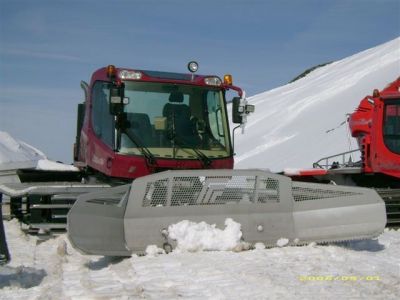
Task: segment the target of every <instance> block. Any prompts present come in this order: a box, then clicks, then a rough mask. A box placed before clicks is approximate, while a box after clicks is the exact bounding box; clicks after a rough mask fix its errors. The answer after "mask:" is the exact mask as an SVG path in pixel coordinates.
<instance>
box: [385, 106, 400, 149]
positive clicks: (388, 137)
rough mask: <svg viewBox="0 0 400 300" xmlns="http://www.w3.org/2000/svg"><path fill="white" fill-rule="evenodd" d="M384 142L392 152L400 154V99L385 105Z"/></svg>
mask: <svg viewBox="0 0 400 300" xmlns="http://www.w3.org/2000/svg"><path fill="white" fill-rule="evenodd" d="M383 140H384V142H385V145H386V147H387V148H388V149H389V150H390V151H392V152H394V153H397V154H400V99H396V100H391V101H387V102H386V104H385V115H384V120H383Z"/></svg>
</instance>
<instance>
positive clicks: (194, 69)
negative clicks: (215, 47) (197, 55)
mask: <svg viewBox="0 0 400 300" xmlns="http://www.w3.org/2000/svg"><path fill="white" fill-rule="evenodd" d="M187 67H188V69H189V71H190V72H191V73H195V72H197V70H198V69H199V64H198V63H197V62H195V61H191V62H189V63H188V66H187Z"/></svg>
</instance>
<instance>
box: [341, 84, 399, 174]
mask: <svg viewBox="0 0 400 300" xmlns="http://www.w3.org/2000/svg"><path fill="white" fill-rule="evenodd" d="M399 88H400V78H399V79H397V80H395V81H394V82H392V83H390V84H389V85H388V86H387V87H386V88H385V89H383V90H382V91H381V92H379V94H375V93H374V96H367V97H365V98H364V99H363V100H362V101H361V103H360V105H359V107H358V108H357V109H356V111H355V112H354V113H353V114H352V115H351V116H350V119H349V126H350V129H351V132H352V136H353V137H355V138H357V141H358V144H359V146H360V149H361V153H362V154H361V157H362V163H363V172H364V173H383V174H386V175H389V176H394V177H397V178H400V155H399V154H398V153H395V152H393V151H391V150H390V149H388V147H387V146H386V145H385V142H384V137H383V132H384V128H383V126H384V106H385V103H386V102H387V101H393V100H394V99H399V98H400V92H399ZM395 101H397V100H395ZM398 102H400V100H398Z"/></svg>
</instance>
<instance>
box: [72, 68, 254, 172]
mask: <svg viewBox="0 0 400 300" xmlns="http://www.w3.org/2000/svg"><path fill="white" fill-rule="evenodd" d="M197 69H198V65H197V63H195V62H191V63H189V70H190V71H191V74H179V73H167V72H158V71H144V70H132V69H126V68H116V67H114V66H112V65H110V66H108V67H105V68H101V69H99V70H97V71H96V72H95V73H94V74H93V76H92V79H91V82H90V85H87V84H85V83H83V85H82V86H83V87H84V88H85V95H86V96H87V99H86V106H85V107H86V108H85V114H84V117H82V116H81V117H78V120H80V122H81V124H78V138H77V144H76V146H75V155H74V156H75V165H77V166H78V167H81V168H82V167H85V168H89V169H91V170H95V171H96V172H99V173H101V174H104V175H106V176H108V177H111V178H122V179H133V178H138V177H141V176H145V175H148V174H151V173H156V172H160V171H164V170H169V169H232V168H233V147H232V144H231V138H230V131H229V122H228V115H227V109H226V99H225V92H226V91H227V90H228V89H233V90H236V91H238V93H239V96H240V97H237V98H235V103H237V104H238V105H237V109H236V110H235V112H236V113H235V118H236V121H237V122H238V123H244V122H245V116H244V115H246V114H248V113H250V112H251V111H252V110H254V109H251V106H250V105H245V104H243V103H244V101H245V100H244V99H242V98H243V97H242V95H243V93H242V91H241V89H240V88H238V87H235V86H233V85H232V77H231V76H230V75H227V76H225V80H224V81H222V80H221V79H220V78H219V77H217V76H200V75H195V74H194V72H195V71H196V70H197ZM243 107H245V108H246V109H243ZM82 114H83V111H81V115H82ZM79 128H81V130H79Z"/></svg>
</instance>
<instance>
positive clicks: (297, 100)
mask: <svg viewBox="0 0 400 300" xmlns="http://www.w3.org/2000/svg"><path fill="white" fill-rule="evenodd" d="M399 75H400V38H396V39H394V40H392V41H389V42H387V43H385V44H382V45H380V46H377V47H374V48H371V49H368V50H366V51H363V52H360V53H358V54H355V55H353V56H350V57H347V58H345V59H342V60H340V61H337V62H334V63H332V64H329V65H327V66H325V67H322V68H319V69H317V70H315V71H313V72H312V73H310V74H308V75H307V76H306V77H305V78H302V79H300V80H298V81H296V82H293V83H291V84H288V85H285V86H282V87H279V88H276V89H273V90H271V91H268V92H264V93H261V94H258V95H255V96H253V97H250V98H249V102H250V103H251V104H255V105H256V111H255V113H254V114H252V115H251V116H250V117H249V118H248V123H247V126H246V131H245V134H244V135H241V134H237V135H236V136H235V152H236V157H235V167H236V168H239V169H242V168H269V169H271V170H272V171H282V170H283V169H284V168H287V167H290V168H310V167H311V166H312V163H313V162H315V161H317V160H318V159H319V158H321V157H323V156H328V155H333V154H336V153H340V152H345V151H347V150H349V149H350V148H357V145H356V142H355V140H354V139H353V138H351V136H350V134H349V131H348V126H347V123H343V122H344V121H345V120H346V114H348V113H352V112H353V111H354V109H355V108H356V107H357V106H358V104H359V102H360V100H361V99H362V98H363V97H365V96H366V95H368V94H371V93H372V90H373V89H374V88H378V89H382V88H384V87H385V85H386V84H388V83H389V82H392V81H393V80H395V79H396V78H397V77H398V76H399ZM354 159H357V157H355V158H354Z"/></svg>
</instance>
